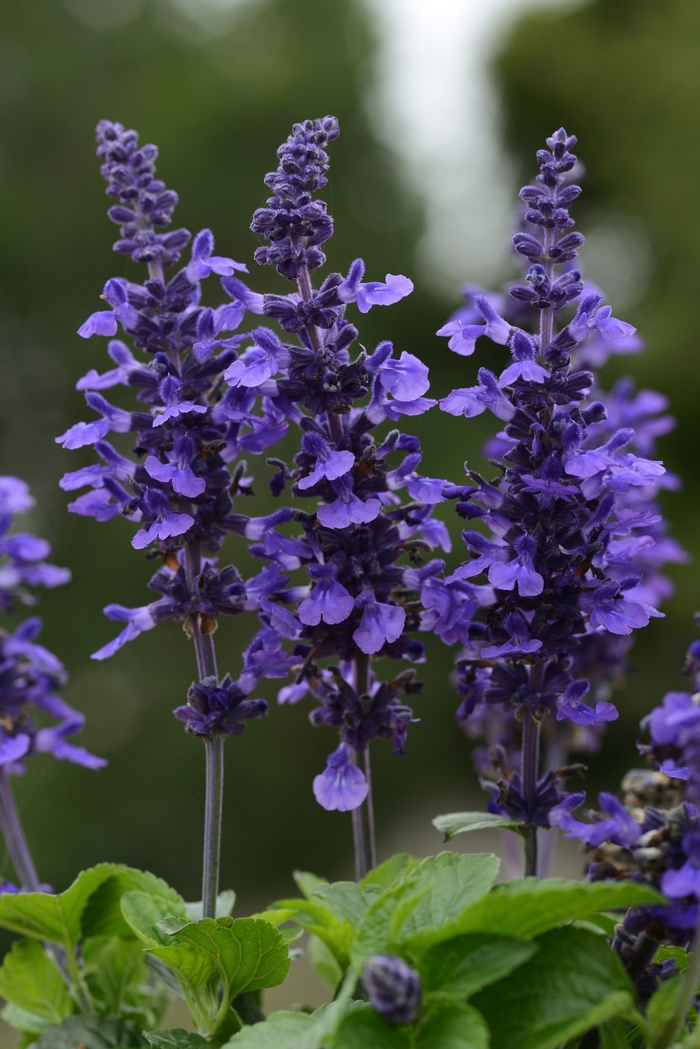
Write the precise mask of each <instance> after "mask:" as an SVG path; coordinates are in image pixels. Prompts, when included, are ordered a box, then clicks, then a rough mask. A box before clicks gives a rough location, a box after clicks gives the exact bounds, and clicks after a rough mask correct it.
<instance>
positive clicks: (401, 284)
mask: <svg viewBox="0 0 700 1049" xmlns="http://www.w3.org/2000/svg"><path fill="white" fill-rule="evenodd" d="M364 272H365V264H364V262H363V261H362V259H355V261H354V262H353V263H352V265H351V266H350V270H349V272H348V276H347V280H345V281H344V282H343V283H342V284H340V285H339V286H338V298H339V299H340V301H341V302H356V303H357V308H358V310H359V311H360V313H369V311H370V310H371V308H372V306H392V305H393V304H394V303H395V302H399V301H400V300H401V299H403V298H405V297H406V295H410V294H411V292H412V291H413V281H411V280H409V279H408V277H403V276H401V275H400V274H394V273H387V275H386V283H383V282H382V281H368V282H367V283H366V284H363V283H362V277H363V276H364Z"/></svg>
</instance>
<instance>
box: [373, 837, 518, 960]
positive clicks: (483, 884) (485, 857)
mask: <svg viewBox="0 0 700 1049" xmlns="http://www.w3.org/2000/svg"><path fill="white" fill-rule="evenodd" d="M499 865H500V864H499V860H498V858H497V857H496V856H492V855H490V854H489V853H474V854H467V855H463V856H460V855H458V854H457V853H454V852H442V853H440V854H439V855H438V856H435V857H431V858H430V859H428V860H424V861H423V863H421V865H420V867H418V868H417V869H416V871H415V874H416V892H420V891H421V888H422V887H423V886H424V885H427V886H428V891H427V893H425V895H423V896H422V897H421V899H420V900H418V901H417V902H416V903H415V905H408V904H407V905H406V906H405V907H403V908H402V906H401V904H399V907H398V908H397V912H396V915H395V918H394V921H395V923H396V924H395V928H394V930H393V931H394V934H395V937H396V939H397V941H398V942H399V943H403V944H406V945H407V947H408V948H409V949H410V950H411V951H412V952H413V953H416V952H417V951H423V950H425V949H426V948H427V947H429V946H430V945H431V944H432V943H437V942H439V941H441V940H446V939H449V938H451V937H452V936H454V935H456V934H457V933H458V932H461V931H462V930H461V929H460V921H461V918H462V915H463V914H465V913H466V912H467V911H468V910H469V909H470V908H471V907H473V906H474V904H475V903H476V902H477V901H478V900H480V899H482V898H483V897H484V896H486V895H487V893H488V892H489V890H490V888H491V886H492V884H493V881H494V879H495V877H496V875H497V874H498V868H499ZM404 912H405V913H404Z"/></svg>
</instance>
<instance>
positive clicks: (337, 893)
mask: <svg viewBox="0 0 700 1049" xmlns="http://www.w3.org/2000/svg"><path fill="white" fill-rule="evenodd" d="M381 891H382V890H381V888H380V887H379V886H378V885H369V886H367V888H365V889H363V888H361V886H359V885H358V884H357V882H354V881H335V882H333V883H332V884H331V885H328V884H326V885H319V886H317V888H315V889H314V890H313V892H312V893H311V896H310V897H309V899H310V900H319V899H320V900H322V901H323V903H325V904H326V905H327V906H328V907H329V908H330V910H331V911H332V912H333V913H334V914H335V916H336V917H337V918H339V919H340V920H341V921H347V922H350V924H351V925H355V926H357V925H359V924H360V922H361V921H362V919H363V917H364V915H365V912H366V910H367V908H368V906H369V904H370V903H371V902H372V900H374V899H376V898H377V896H378V895H379V894H380V893H381Z"/></svg>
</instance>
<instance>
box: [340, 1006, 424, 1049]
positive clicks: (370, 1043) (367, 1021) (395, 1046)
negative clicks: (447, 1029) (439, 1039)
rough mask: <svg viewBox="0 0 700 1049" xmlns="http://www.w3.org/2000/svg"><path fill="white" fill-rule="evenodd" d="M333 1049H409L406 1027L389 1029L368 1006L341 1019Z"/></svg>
mask: <svg viewBox="0 0 700 1049" xmlns="http://www.w3.org/2000/svg"><path fill="white" fill-rule="evenodd" d="M332 1046H333V1049H370V1047H371V1049H411V1037H410V1033H409V1028H407V1027H391V1026H390V1024H388V1023H387V1022H386V1020H384V1019H382V1017H381V1016H379V1015H378V1013H375V1011H374V1009H373V1008H372V1007H371V1006H370V1005H365V1006H364V1007H363V1008H361V1009H356V1010H354V1011H353V1012H351V1013H348V1014H347V1015H346V1016H344V1017H343V1019H342V1021H341V1023H340V1025H339V1027H338V1030H337V1031H336V1034H335V1038H334V1039H333V1042H332Z"/></svg>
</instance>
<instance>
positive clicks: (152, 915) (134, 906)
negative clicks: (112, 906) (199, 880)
mask: <svg viewBox="0 0 700 1049" xmlns="http://www.w3.org/2000/svg"><path fill="white" fill-rule="evenodd" d="M121 910H122V915H123V916H124V920H125V921H126V924H127V925H128V927H129V928H130V930H131V931H132V933H133V934H134V935H135V936H137V937H138V938H139V940H141V942H142V943H144V944H145V945H146V947H158V946H164V945H166V944H169V943H171V942H172V937H171V935H170V934H169V933H166V932H163V930H162V929H161V928H160V927H159V925H158V923H159V922H161V921H163V919H164V918H182V920H183V922H184V923H185V924H186V923H187V921H188V918H187V913H186V911H185V905H184V901H182V900H181V901H180V904H178V903H177V901H173V900H172V898H166V897H163V896H156V895H152V894H151V893H146V892H137V891H134V892H125V893H124V895H123V896H122V897H121Z"/></svg>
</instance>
